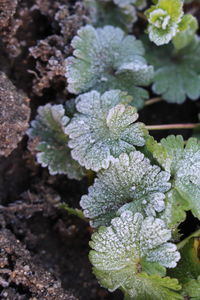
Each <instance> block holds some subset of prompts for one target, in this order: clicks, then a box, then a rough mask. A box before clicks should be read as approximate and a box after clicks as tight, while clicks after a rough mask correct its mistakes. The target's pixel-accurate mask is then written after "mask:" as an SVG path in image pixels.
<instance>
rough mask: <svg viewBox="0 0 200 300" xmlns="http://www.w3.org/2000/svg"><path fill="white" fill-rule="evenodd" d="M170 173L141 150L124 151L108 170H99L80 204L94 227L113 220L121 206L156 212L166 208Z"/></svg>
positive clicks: (144, 211) (145, 211)
mask: <svg viewBox="0 0 200 300" xmlns="http://www.w3.org/2000/svg"><path fill="white" fill-rule="evenodd" d="M169 177H170V175H169V173H168V172H164V171H161V170H160V168H159V167H158V166H152V165H151V164H150V161H149V160H148V159H147V158H145V157H144V155H143V154H142V153H141V152H139V151H135V152H131V153H130V154H125V153H123V154H121V155H120V157H119V159H118V160H117V161H116V162H113V163H112V164H111V166H110V167H109V168H108V169H107V170H103V171H101V172H99V173H98V178H97V179H95V182H94V184H93V186H91V187H89V192H88V195H83V196H82V198H81V202H80V205H81V206H82V208H83V209H84V214H85V216H86V217H87V218H89V219H91V225H92V226H94V227H98V226H100V225H108V224H110V221H111V219H112V218H113V217H115V216H116V213H117V211H118V210H119V209H120V212H121V211H123V210H126V209H129V210H130V209H131V210H132V211H133V212H134V213H135V212H141V213H142V214H144V215H148V216H155V215H156V212H161V211H162V210H163V209H164V208H165V204H164V199H165V195H164V193H165V192H166V191H168V190H169V188H170V186H171V185H170V183H169V182H168V180H169Z"/></svg>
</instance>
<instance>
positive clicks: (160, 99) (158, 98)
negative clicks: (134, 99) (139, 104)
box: [144, 97, 162, 106]
mask: <svg viewBox="0 0 200 300" xmlns="http://www.w3.org/2000/svg"><path fill="white" fill-rule="evenodd" d="M160 101H162V98H160V97H157V98H152V99H150V100H147V101H146V102H145V104H144V105H145V106H149V105H152V104H154V103H158V102H160Z"/></svg>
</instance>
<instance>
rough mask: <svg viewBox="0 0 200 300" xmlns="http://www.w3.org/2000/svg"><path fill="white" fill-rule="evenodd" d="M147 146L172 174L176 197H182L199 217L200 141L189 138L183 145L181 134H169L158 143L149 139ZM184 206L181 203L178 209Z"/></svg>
mask: <svg viewBox="0 0 200 300" xmlns="http://www.w3.org/2000/svg"><path fill="white" fill-rule="evenodd" d="M147 148H148V149H149V150H150V151H151V152H152V154H153V156H154V158H155V159H156V160H157V161H158V163H159V164H160V165H161V166H162V167H163V168H164V169H165V170H166V171H168V172H170V173H171V174H172V178H173V182H174V183H173V186H174V187H175V190H176V191H177V192H178V195H177V197H179V199H180V198H182V199H183V200H182V203H183V201H184V202H185V203H187V205H186V207H187V209H188V208H189V209H191V210H192V212H193V214H194V215H195V216H196V217H198V218H200V201H199V195H200V142H199V141H198V140H197V139H195V138H190V139H189V140H188V141H187V143H186V145H185V144H184V140H183V138H182V136H176V137H175V136H169V137H167V138H166V139H162V140H161V142H160V143H157V142H156V141H154V140H153V139H150V140H149V141H148V142H147ZM179 202H180V201H179ZM184 206H185V204H182V205H181V207H179V209H180V208H182V210H183V209H185V207H184Z"/></svg>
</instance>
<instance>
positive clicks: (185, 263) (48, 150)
mask: <svg viewBox="0 0 200 300" xmlns="http://www.w3.org/2000/svg"><path fill="white" fill-rule="evenodd" d="M152 2H153V3H152V5H151V6H150V7H147V2H146V1H143V0H124V1H123V0H121V1H120V0H101V1H95V0H94V1H93V0H91V1H89V0H85V1H84V3H85V5H86V9H87V11H88V14H89V19H88V22H89V23H90V25H85V26H83V27H82V28H80V30H79V31H78V32H77V35H76V36H75V37H74V38H73V40H72V42H71V47H72V51H73V52H72V55H71V56H69V57H67V58H66V63H65V68H66V74H65V76H66V88H67V90H66V92H67V93H68V94H69V98H70V100H67V101H66V102H65V101H62V104H46V105H44V106H41V107H39V109H38V112H37V116H36V119H35V120H34V121H32V123H31V128H30V129H29V131H28V135H29V139H30V145H31V146H32V148H33V146H34V150H35V151H36V152H37V155H36V157H37V161H38V163H39V164H41V165H42V167H48V169H49V172H50V174H51V175H55V174H66V175H67V176H68V177H69V178H70V179H77V180H80V179H82V178H83V177H84V176H88V177H90V186H89V188H88V192H87V193H86V194H85V195H83V196H82V197H81V199H80V206H81V208H82V211H81V210H80V209H78V208H77V209H73V208H69V206H67V205H66V206H65V208H66V209H67V210H68V212H70V213H73V214H76V215H78V216H79V217H81V218H82V219H84V220H85V221H87V222H88V221H89V223H90V225H91V227H93V231H94V233H93V234H92V236H91V242H90V247H91V251H90V254H89V259H90V261H91V264H92V266H93V272H94V274H95V275H96V277H97V279H98V281H99V283H100V284H101V286H102V287H104V288H107V289H108V290H109V291H111V292H113V291H115V290H116V289H120V290H121V291H122V292H123V294H124V299H125V300H176V299H182V300H184V299H196V300H198V299H200V289H199V286H200V255H199V249H200V230H198V229H197V231H195V232H194V233H192V234H191V235H190V236H188V237H186V238H185V237H184V238H183V237H182V236H181V233H180V224H182V223H183V222H184V221H185V219H186V215H187V213H189V214H190V215H193V216H194V218H196V219H198V220H200V140H199V135H198V128H199V126H197V129H196V131H195V133H194V135H195V136H196V137H192V138H189V139H188V140H187V141H185V140H184V139H183V137H182V136H180V135H177V136H175V135H170V136H168V137H166V138H164V139H161V141H156V140H155V139H154V138H153V137H152V136H151V135H150V134H149V132H151V131H150V130H153V129H166V128H168V129H169V128H179V127H180V126H179V124H177V126H176V124H175V125H172V126H170V125H158V126H148V125H145V124H144V123H142V122H140V121H139V120H138V118H139V114H138V112H137V110H138V109H142V108H143V106H145V105H149V104H150V103H154V101H155V100H154V99H153V101H152V99H151V100H149V102H148V101H147V102H145V100H147V99H148V97H149V92H150V93H151V92H153V93H154V94H158V95H160V96H161V97H162V99H163V100H166V101H168V102H175V103H178V104H181V103H183V102H184V101H185V100H186V98H190V99H191V100H197V99H199V97H200V63H199V62H200V43H199V37H198V35H197V33H196V32H197V29H198V22H197V20H196V18H195V17H194V16H192V15H191V14H187V13H186V14H184V1H182V0H154V1H152ZM187 2H188V1H187ZM112 9H113V10H112ZM144 9H146V11H144ZM92 12H95V14H94V15H93V17H92ZM136 14H137V18H141V20H140V22H142V24H143V25H142V26H143V27H144V29H145V28H146V36H144V30H139V31H138V30H137V29H138V27H135V26H136V25H134V27H133V23H134V22H136V19H137V18H136ZM118 17H119V23H118V24H117V20H118ZM134 24H135V23H134ZM136 24H137V23H136ZM98 26H102V27H98ZM116 26H117V27H116ZM119 27H121V28H119ZM143 27H142V28H143ZM127 32H129V34H128V33H127ZM133 32H134V33H135V35H133ZM136 36H137V38H136ZM164 44H168V45H164ZM144 49H146V51H145V50H144ZM151 84H152V86H151ZM151 88H152V91H151V90H150V89H151ZM71 94H74V95H75V96H73V95H71ZM156 101H157V100H156ZM159 101H160V100H159ZM173 126H174V127H173ZM178 126H179V127H178ZM194 127H195V124H188V125H187V124H186V125H185V128H194ZM91 177H92V181H91Z"/></svg>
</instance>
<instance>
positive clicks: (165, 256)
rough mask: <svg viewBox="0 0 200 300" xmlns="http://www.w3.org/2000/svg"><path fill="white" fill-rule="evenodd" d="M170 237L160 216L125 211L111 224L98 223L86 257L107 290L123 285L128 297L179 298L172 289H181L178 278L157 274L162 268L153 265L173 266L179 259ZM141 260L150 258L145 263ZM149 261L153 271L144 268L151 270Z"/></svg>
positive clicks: (153, 299) (164, 299)
mask: <svg viewBox="0 0 200 300" xmlns="http://www.w3.org/2000/svg"><path fill="white" fill-rule="evenodd" d="M170 238H171V233H170V231H169V230H168V229H167V228H166V227H165V223H164V222H163V221H162V220H160V219H154V218H153V217H148V218H145V219H144V218H143V216H142V215H141V214H140V213H136V214H135V215H133V214H132V213H131V212H130V211H125V212H123V213H122V214H121V216H120V217H118V218H115V219H113V220H112V221H111V226H110V227H100V228H99V230H98V232H96V233H94V234H93V235H92V241H91V242H90V246H91V248H92V249H93V250H92V251H90V255H89V258H90V261H91V263H92V264H93V266H94V273H95V275H96V276H97V278H98V280H99V281H100V283H101V285H102V286H104V287H106V288H108V289H109V290H110V291H114V290H116V289H117V288H120V289H122V290H123V291H124V293H125V295H126V297H128V298H127V299H135V300H136V299H152V300H156V299H159V300H161V299H163V300H166V299H168V300H172V299H182V297H181V296H180V295H179V294H177V293H176V292H175V291H177V290H179V289H180V286H179V285H178V281H177V280H176V279H171V278H169V277H165V278H162V277H160V275H159V274H160V270H161V268H158V267H156V268H155V263H158V264H160V265H161V266H164V267H169V268H174V267H175V266H176V263H177V261H178V260H179V259H180V255H179V253H178V252H177V250H176V246H175V245H174V244H172V243H169V242H168V240H169V239H170ZM144 261H146V262H149V264H148V267H147V264H146V266H145V263H144ZM141 262H142V264H141ZM150 263H153V264H152V269H153V270H154V271H153V272H155V274H153V275H152V271H150V273H151V275H149V274H147V273H145V272H144V270H143V268H144V269H145V270H146V271H148V270H150V269H151V268H150ZM142 266H143V267H142ZM157 272H158V273H157ZM162 272H163V271H162ZM156 273H157V274H156Z"/></svg>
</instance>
